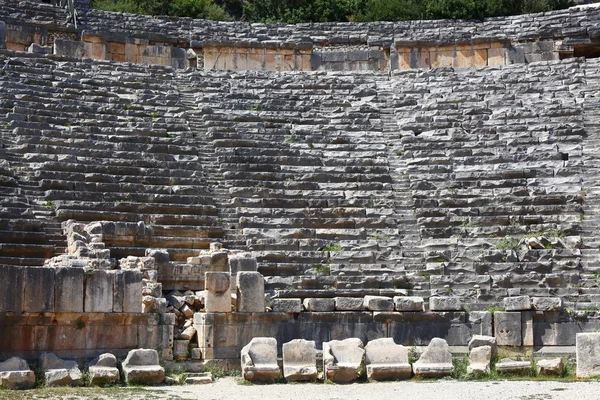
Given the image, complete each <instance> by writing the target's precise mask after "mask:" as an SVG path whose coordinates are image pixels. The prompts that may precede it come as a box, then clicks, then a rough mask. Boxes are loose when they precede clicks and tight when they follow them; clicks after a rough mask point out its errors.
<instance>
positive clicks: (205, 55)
mask: <svg viewBox="0 0 600 400" xmlns="http://www.w3.org/2000/svg"><path fill="white" fill-rule="evenodd" d="M0 4H1V5H2V6H3V7H2V10H0V20H3V21H4V22H5V23H6V24H7V47H8V48H9V49H11V50H18V51H26V50H27V49H28V48H29V46H30V45H31V44H32V43H35V44H38V45H40V46H52V45H53V44H54V41H55V40H56V39H66V40H71V41H78V42H82V43H83V44H84V50H83V56H84V57H89V58H94V59H100V60H102V59H105V60H112V61H119V62H131V63H136V64H146V65H165V66H166V65H170V66H173V67H174V68H182V69H183V68H187V67H190V66H194V67H197V68H204V69H206V70H213V69H220V70H268V71H310V70H313V71H316V70H325V71H392V70H398V69H407V68H427V69H429V68H438V67H447V66H453V67H457V68H464V67H484V66H502V65H508V64H514V63H530V62H535V61H548V60H557V59H562V58H567V57H573V56H594V57H595V56H596V55H594V54H597V53H599V50H598V48H599V47H600V41H599V38H600V25H599V23H598V21H599V17H600V8H598V7H574V8H571V9H569V10H561V11H555V12H549V13H541V14H535V15H521V16H514V17H506V18H490V19H486V20H484V21H447V20H439V21H408V22H377V23H361V24H348V23H322V24H298V25H294V26H292V25H282V24H277V25H268V24H247V23H242V22H234V23H220V22H213V21H203V20H191V19H188V18H169V17H156V18H153V17H148V16H136V15H127V14H117V13H107V12H102V11H97V10H81V13H80V14H81V18H80V25H81V26H80V28H79V29H75V28H74V26H72V25H69V24H66V22H65V21H66V13H65V11H64V10H61V9H59V8H56V7H52V6H50V5H46V4H40V3H31V2H26V1H25V2H18V1H17V0H3V1H2V2H0ZM191 49H193V52H191V53H189V52H187V50H191ZM55 53H56V54H60V55H72V54H70V53H69V52H64V51H60V50H59V51H58V52H55ZM78 55H79V54H78Z"/></svg>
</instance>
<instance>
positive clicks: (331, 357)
mask: <svg viewBox="0 0 600 400" xmlns="http://www.w3.org/2000/svg"><path fill="white" fill-rule="evenodd" d="M364 356H365V350H364V345H363V343H362V341H361V340H360V339H358V338H349V339H345V340H332V341H329V342H324V343H323V372H324V374H325V378H327V379H329V380H331V381H333V382H352V381H353V380H355V379H356V378H358V375H359V373H360V367H361V365H362V362H363V359H364Z"/></svg>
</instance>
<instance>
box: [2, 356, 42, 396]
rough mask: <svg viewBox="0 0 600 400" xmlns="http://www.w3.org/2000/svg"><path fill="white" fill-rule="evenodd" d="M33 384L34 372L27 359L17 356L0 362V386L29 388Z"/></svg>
mask: <svg viewBox="0 0 600 400" xmlns="http://www.w3.org/2000/svg"><path fill="white" fill-rule="evenodd" d="M34 385H35V374H34V373H33V371H32V370H30V369H29V365H28V364H27V361H25V360H23V359H22V358H19V357H13V358H9V359H8V360H6V361H4V362H1V363H0V386H2V387H5V388H8V389H31V388H32V387H33V386H34Z"/></svg>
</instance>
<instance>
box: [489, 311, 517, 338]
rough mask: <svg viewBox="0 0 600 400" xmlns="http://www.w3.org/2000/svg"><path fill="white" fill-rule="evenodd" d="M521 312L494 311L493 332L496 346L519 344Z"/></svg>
mask: <svg viewBox="0 0 600 400" xmlns="http://www.w3.org/2000/svg"><path fill="white" fill-rule="evenodd" d="M521 329H522V327H521V313H520V312H500V311H497V312H495V313H494V334H495V336H496V344H497V345H498V346H521V342H522V337H521Z"/></svg>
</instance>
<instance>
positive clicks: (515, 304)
mask: <svg viewBox="0 0 600 400" xmlns="http://www.w3.org/2000/svg"><path fill="white" fill-rule="evenodd" d="M504 308H505V309H506V311H524V310H525V311H526V310H531V300H530V298H529V296H516V297H505V298H504Z"/></svg>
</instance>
